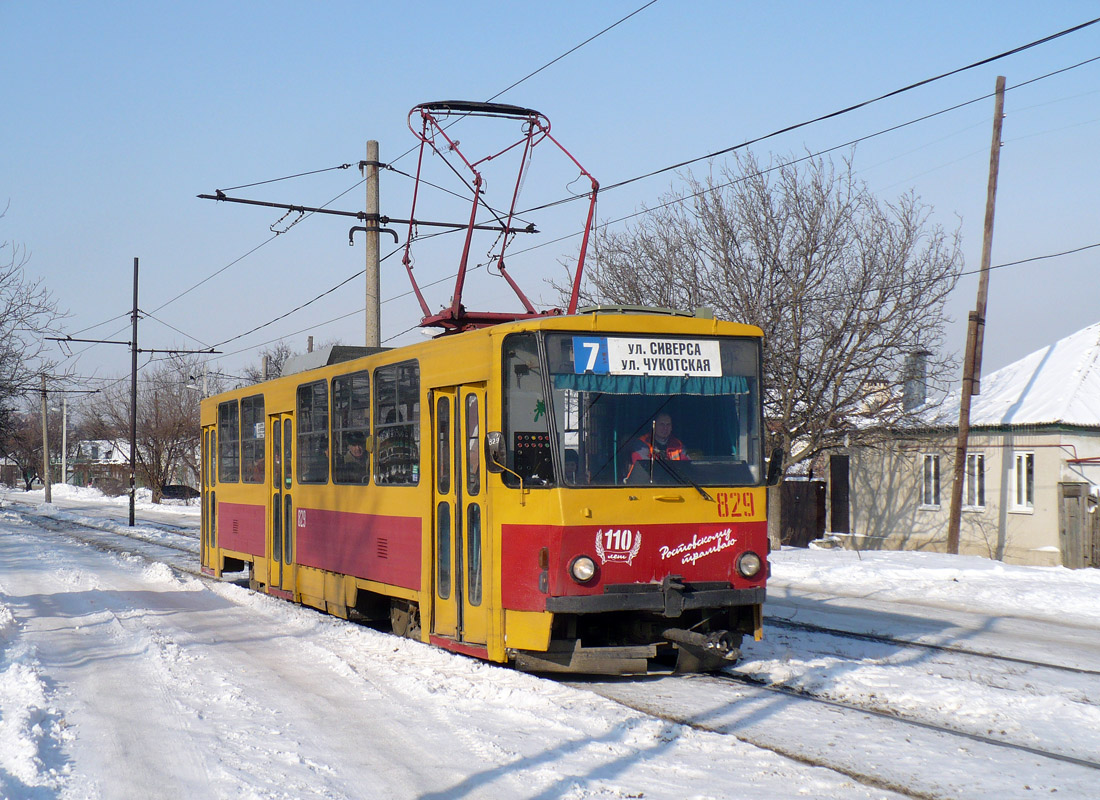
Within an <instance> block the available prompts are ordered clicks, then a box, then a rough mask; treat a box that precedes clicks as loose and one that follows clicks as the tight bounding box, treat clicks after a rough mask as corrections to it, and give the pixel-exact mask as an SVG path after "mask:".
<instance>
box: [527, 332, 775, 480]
mask: <svg viewBox="0 0 1100 800" xmlns="http://www.w3.org/2000/svg"><path fill="white" fill-rule="evenodd" d="M546 354H547V360H548V365H549V373H550V374H549V385H550V393H551V400H550V406H551V408H550V413H551V414H552V415H553V422H554V428H555V430H554V433H555V434H556V437H555V439H556V449H557V452H556V454H555V455H556V457H557V458H556V460H557V463H558V464H559V465H560V468H561V475H562V479H563V482H564V483H566V484H569V485H573V486H611V485H623V484H627V485H643V484H651V485H658V486H684V485H687V486H691V485H707V486H745V485H754V484H759V483H760V482H761V474H762V472H761V470H762V466H761V465H762V455H761V453H762V446H761V439H760V406H759V402H760V399H759V398H760V391H759V374H760V368H759V362H760V347H759V342H758V340H756V339H751V338H739V339H731V338H727V339H719V338H705V337H691V338H689V337H680V336H671V335H663V336H652V335H651V336H641V335H629V334H622V335H616V334H612V335H605V336H593V335H575V334H549V335H547V337H546ZM554 446H555V445H554V444H551V449H553V448H554Z"/></svg>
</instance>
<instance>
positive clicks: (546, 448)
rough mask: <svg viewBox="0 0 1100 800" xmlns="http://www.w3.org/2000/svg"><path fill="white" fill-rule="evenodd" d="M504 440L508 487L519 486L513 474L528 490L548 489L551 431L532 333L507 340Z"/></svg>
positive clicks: (504, 473)
mask: <svg viewBox="0 0 1100 800" xmlns="http://www.w3.org/2000/svg"><path fill="white" fill-rule="evenodd" d="M503 360H504V392H505V394H504V441H505V443H506V445H507V448H508V450H507V459H506V461H507V463H506V465H505V466H507V467H508V469H507V470H505V471H504V472H503V473H502V475H501V478H502V479H503V480H504V484H505V485H506V486H513V487H515V486H519V481H518V480H517V479H516V476H515V475H513V474H512V472H516V473H518V474H519V475H521V476H522V477H523V481H524V485H525V486H527V487H528V488H530V487H537V486H547V485H549V484H550V483H551V482H552V480H553V468H552V467H551V457H550V428H549V420H548V418H547V405H546V397H545V395H544V393H543V385H542V366H541V364H540V362H539V351H538V342H537V340H536V339H535V334H533V333H518V334H514V335H512V336H509V337H507V338H506V339H505V340H504V359H503Z"/></svg>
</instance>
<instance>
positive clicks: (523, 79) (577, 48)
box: [485, 0, 657, 103]
mask: <svg viewBox="0 0 1100 800" xmlns="http://www.w3.org/2000/svg"><path fill="white" fill-rule="evenodd" d="M656 2H657V0H649V2H648V3H646V4H645V5H643V6H641V7H639V8H637V9H635V10H634V11H631V12H630V13H629V14H627V15H626V16H625V17H623V18H622V19H620V20H619V21H618V22H614V23H612V24H611V25H608V26H607V27H606V28H604V29H603V30H602V31H600V32H599V33H595V34H593V35H592V36H589V37H588V38H587V39H585V40H584V41H583V42H581V43H580V44H578V45H577V46H576V47H573V48H571V49H569V50H566V51H565V52H564V53H562V54H561V55H560V56H558V57H557V58H555V59H553V60H551V61H547V62H546V63H545V64H543V65H542V66H541V67H539V68H538V69H536V70H535V71H534V72H531V73H529V74H527V75H524V76H523V77H522V78H520V79H519V80H518V81H516V82H515V83H513V84H512V85H511V86H508V87H505V88H504V89H501V90H500V91H499V92H497V93H496V94H494V95H493V96H492V97H490V98H489V99H488V100H486V101H485V102H487V103H491V102H493V101H494V100H496V99H497V98H498V97H500V96H501V95H502V94H504V93H505V92H508V91H511V90H512V89H515V88H516V87H517V86H519V85H520V84H521V83H523V82H524V81H525V80H527V79H528V78H533V77H535V76H536V75H538V74H539V73H540V72H542V71H543V70H544V69H546V68H547V67H550V66H553V65H554V64H557V63H558V62H559V61H561V60H562V59H563V58H565V57H566V56H568V55H571V54H572V53H575V52H577V51H578V50H580V49H581V48H582V47H584V46H585V45H586V44H588V43H589V42H591V41H593V40H595V39H598V38H600V37H601V36H603V35H604V34H605V33H607V32H608V31H609V30H611V29H612V28H616V27H618V26H619V25H621V24H623V23H624V22H626V21H627V20H628V19H630V18H631V17H633V16H634V15H635V14H640V13H641V12H643V11H645V10H646V9H647V8H649V7H650V6H651V5H653V4H654V3H656Z"/></svg>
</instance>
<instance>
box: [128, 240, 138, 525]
mask: <svg viewBox="0 0 1100 800" xmlns="http://www.w3.org/2000/svg"><path fill="white" fill-rule="evenodd" d="M130 319H131V322H132V326H133V332H132V333H131V334H130V336H131V340H130V527H131V528H132V527H134V501H135V499H136V495H135V492H136V489H135V479H136V477H137V373H138V260H137V256H134V310H133V313H132V314H131V315H130Z"/></svg>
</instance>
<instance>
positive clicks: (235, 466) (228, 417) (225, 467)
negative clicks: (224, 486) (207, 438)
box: [218, 400, 241, 483]
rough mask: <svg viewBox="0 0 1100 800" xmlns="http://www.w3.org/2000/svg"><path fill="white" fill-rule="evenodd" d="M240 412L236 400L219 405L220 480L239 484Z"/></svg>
mask: <svg viewBox="0 0 1100 800" xmlns="http://www.w3.org/2000/svg"><path fill="white" fill-rule="evenodd" d="M240 435H241V431H240V410H239V408H238V406H237V401H236V400H229V401H227V402H225V403H219V404H218V461H219V465H218V480H219V481H221V482H223V483H237V482H238V481H240V479H241V473H240V467H241V459H240V447H241V442H240Z"/></svg>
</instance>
